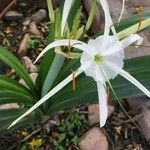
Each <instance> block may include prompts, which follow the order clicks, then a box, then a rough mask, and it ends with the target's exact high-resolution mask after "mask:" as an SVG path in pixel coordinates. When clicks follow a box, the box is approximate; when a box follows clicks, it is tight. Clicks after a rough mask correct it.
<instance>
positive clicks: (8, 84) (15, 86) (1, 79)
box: [0, 75, 33, 98]
mask: <svg viewBox="0 0 150 150" xmlns="http://www.w3.org/2000/svg"><path fill="white" fill-rule="evenodd" d="M0 89H7V90H12V91H18V92H20V93H24V94H26V95H28V96H30V97H31V98H33V96H32V94H31V93H30V92H29V90H28V89H27V88H26V87H25V86H23V85H22V84H20V83H18V82H17V81H15V80H12V79H9V78H8V77H6V76H4V75H0Z"/></svg>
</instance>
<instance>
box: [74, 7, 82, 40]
mask: <svg viewBox="0 0 150 150" xmlns="http://www.w3.org/2000/svg"><path fill="white" fill-rule="evenodd" d="M81 11H82V6H80V8H79V10H78V11H77V13H76V16H75V19H74V21H73V27H72V33H71V34H72V36H73V39H75V38H76V35H77V31H78V28H79V25H80V16H81Z"/></svg>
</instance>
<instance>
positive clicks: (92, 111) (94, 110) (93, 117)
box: [88, 104, 114, 125]
mask: <svg viewBox="0 0 150 150" xmlns="http://www.w3.org/2000/svg"><path fill="white" fill-rule="evenodd" d="M88 111H89V115H88V118H89V121H90V124H91V125H93V124H96V123H98V122H99V104H92V105H89V106H88ZM113 112H114V106H112V105H108V117H109V116H110V115H111V114H112V113H113Z"/></svg>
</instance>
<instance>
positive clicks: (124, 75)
mask: <svg viewBox="0 0 150 150" xmlns="http://www.w3.org/2000/svg"><path fill="white" fill-rule="evenodd" d="M119 74H120V75H121V76H123V77H124V78H125V79H127V80H129V81H130V82H131V83H132V84H134V85H135V86H136V87H137V88H139V89H140V90H141V91H142V92H143V93H145V94H146V95H147V96H148V97H149V98H150V91H148V90H147V89H146V88H145V87H144V86H143V85H142V84H141V83H140V82H139V81H137V80H136V79H135V78H134V77H132V76H131V75H130V74H129V73H128V72H126V71H124V70H123V69H121V71H120V73H119Z"/></svg>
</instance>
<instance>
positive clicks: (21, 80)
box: [19, 73, 38, 87]
mask: <svg viewBox="0 0 150 150" xmlns="http://www.w3.org/2000/svg"><path fill="white" fill-rule="evenodd" d="M29 76H30V77H31V79H32V81H33V82H34V83H35V81H36V79H37V76H38V73H30V74H29ZM19 83H21V84H22V85H24V86H26V87H28V86H27V84H26V83H25V81H24V80H23V79H20V80H19Z"/></svg>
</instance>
